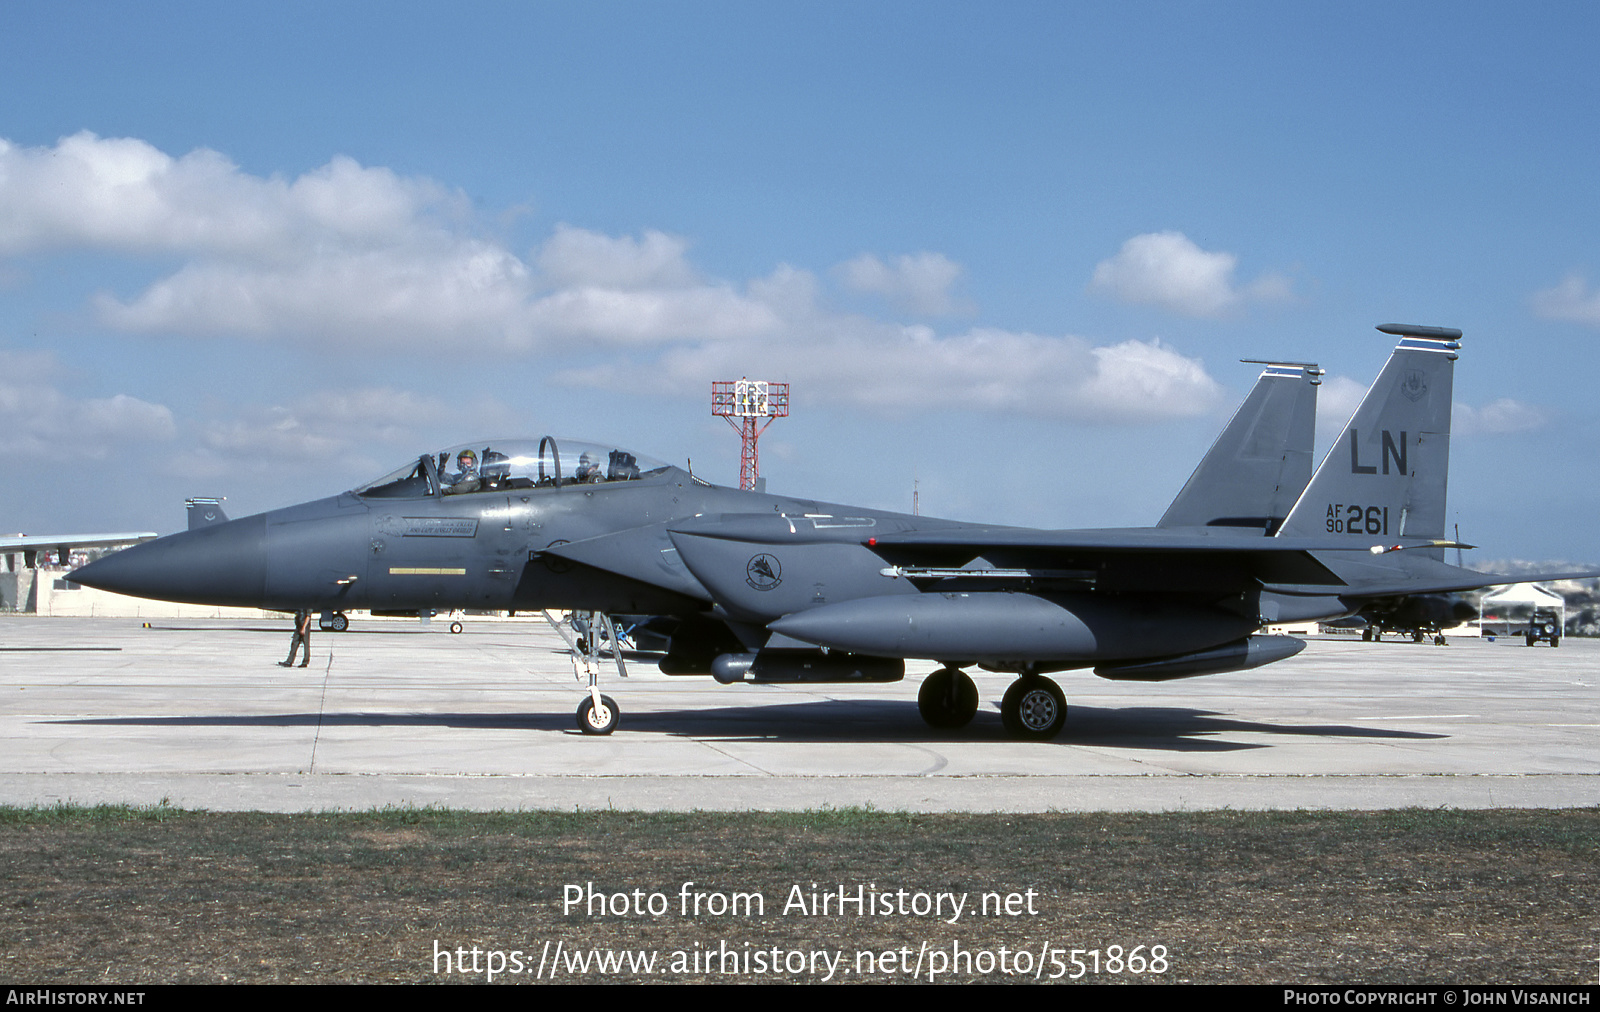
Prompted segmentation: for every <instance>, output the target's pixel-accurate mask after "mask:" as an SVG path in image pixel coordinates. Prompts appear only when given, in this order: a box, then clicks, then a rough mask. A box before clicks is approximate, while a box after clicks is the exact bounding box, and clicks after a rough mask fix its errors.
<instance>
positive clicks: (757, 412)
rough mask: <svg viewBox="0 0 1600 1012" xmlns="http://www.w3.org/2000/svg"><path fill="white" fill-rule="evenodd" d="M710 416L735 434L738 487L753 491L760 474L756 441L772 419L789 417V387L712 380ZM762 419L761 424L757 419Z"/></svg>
mask: <svg viewBox="0 0 1600 1012" xmlns="http://www.w3.org/2000/svg"><path fill="white" fill-rule="evenodd" d="M711 413H712V414H713V415H720V416H722V417H723V418H726V419H727V420H728V424H729V425H731V426H733V427H734V428H735V429H736V430H738V433H739V443H740V449H739V487H740V488H742V489H744V490H745V491H747V492H749V491H753V490H754V489H755V487H756V478H757V477H758V476H759V474H760V451H759V449H758V447H757V445H756V441H757V440H759V439H760V438H761V434H762V433H763V432H765V431H767V426H769V425H771V424H772V422H773V419H776V418H786V417H788V415H789V384H787V383H768V382H767V381H766V380H753V379H740V380H714V381H713V382H712V384H711ZM763 418H764V419H766V421H764V422H762V421H760V419H763Z"/></svg>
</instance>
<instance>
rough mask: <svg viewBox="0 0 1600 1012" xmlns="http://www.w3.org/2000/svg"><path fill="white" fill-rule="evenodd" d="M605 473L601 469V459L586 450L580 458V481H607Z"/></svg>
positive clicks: (586, 482)
mask: <svg viewBox="0 0 1600 1012" xmlns="http://www.w3.org/2000/svg"><path fill="white" fill-rule="evenodd" d="M605 477H606V476H605V473H604V472H603V471H601V470H600V461H599V460H597V459H595V458H594V457H592V456H590V455H589V454H588V453H587V452H585V453H584V454H583V455H582V456H580V457H579V458H578V481H580V482H583V483H585V484H588V483H591V482H597V481H605Z"/></svg>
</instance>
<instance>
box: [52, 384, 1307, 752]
mask: <svg viewBox="0 0 1600 1012" xmlns="http://www.w3.org/2000/svg"><path fill="white" fill-rule="evenodd" d="M1265 365H1266V368H1265V369H1264V370H1263V371H1262V373H1261V375H1260V377H1259V378H1258V380H1257V382H1256V385H1255V387H1254V388H1253V389H1252V390H1251V392H1250V394H1249V395H1248V396H1247V397H1246V399H1245V401H1244V403H1243V404H1242V405H1241V407H1240V408H1239V410H1238V412H1237V413H1236V414H1235V415H1234V417H1233V419H1232V421H1230V422H1229V424H1228V426H1227V427H1226V428H1225V429H1224V430H1223V432H1222V434H1221V436H1219V437H1218V439H1217V441H1216V443H1215V445H1213V446H1212V448H1211V450H1210V452H1208V453H1207V454H1206V456H1205V458H1204V460H1203V461H1202V462H1201V464H1200V466H1199V467H1198V468H1197V469H1196V470H1195V473H1194V475H1193V476H1192V477H1191V478H1190V479H1189V481H1188V483H1187V484H1186V485H1185V486H1184V488H1183V490H1182V492H1180V493H1179V495H1178V497H1177V499H1176V500H1174V502H1173V504H1172V506H1171V507H1170V508H1169V509H1168V510H1167V513H1166V515H1165V516H1164V517H1163V518H1162V520H1161V525H1162V526H1165V527H1188V526H1193V527H1205V526H1208V525H1210V526H1216V527H1217V528H1218V529H1219V531H1220V532H1223V533H1227V534H1234V535H1238V536H1255V537H1260V536H1261V535H1262V534H1263V533H1265V532H1267V531H1269V530H1271V529H1272V528H1274V527H1276V525H1277V524H1278V523H1281V521H1282V519H1283V517H1284V516H1285V515H1286V514H1287V507H1288V504H1290V503H1292V502H1293V500H1294V498H1295V497H1296V496H1297V495H1298V494H1299V490H1300V489H1301V488H1303V487H1304V485H1305V483H1306V481H1307V480H1309V478H1310V475H1311V463H1310V460H1311V450H1312V446H1311V440H1312V430H1313V426H1314V420H1315V414H1316V391H1317V384H1318V383H1319V382H1320V377H1321V374H1322V373H1321V370H1320V369H1317V368H1316V367H1315V366H1311V365H1305V364H1301V363H1288V364H1274V363H1265ZM187 505H188V515H189V529H188V531H186V532H184V533H181V534H175V535H172V536H169V537H166V538H162V539H161V540H160V541H158V542H156V543H154V544H151V545H147V546H144V547H143V548H141V549H136V550H129V551H125V552H122V553H119V554H117V555H115V556H111V557H108V558H106V559H103V560H101V561H100V562H97V563H95V564H93V565H91V566H86V567H84V568H82V569H80V570H78V571H77V572H76V573H75V574H74V579H75V580H77V581H79V582H81V583H84V584H86V585H88V586H94V587H100V588H103V589H106V590H112V591H117V592H120V593H126V594H132V595H135V596H140V597H149V598H155V599H158V600H169V601H182V602H189V603H200V604H212V605H241V606H248V607H259V608H269V609H282V610H286V611H300V610H308V611H309V610H319V611H322V612H323V613H324V614H332V615H334V616H335V617H336V618H337V617H341V616H343V614H344V613H345V612H346V611H348V610H350V609H355V608H364V609H371V610H377V611H389V612H403V611H412V612H416V611H421V610H426V609H440V608H468V607H470V608H482V609H506V610H516V611H531V610H536V609H545V608H556V609H567V610H574V611H599V612H602V613H604V614H608V615H635V614H646V615H655V616H656V618H655V619H653V620H652V622H651V625H652V627H653V630H654V631H656V632H658V633H660V632H664V633H665V634H666V635H667V636H669V649H668V650H667V653H666V656H665V657H664V658H663V659H662V661H661V664H660V666H661V668H662V670H663V671H665V672H667V673H669V674H702V675H703V674H707V673H715V674H716V675H717V676H718V678H719V679H720V680H722V681H725V682H732V681H743V680H745V679H747V678H748V679H754V680H768V681H785V680H789V681H835V680H859V679H866V680H883V681H892V680H898V679H900V678H902V677H904V671H905V666H904V664H903V662H902V661H901V660H900V659H899V658H885V657H877V656H858V655H855V654H852V653H849V652H841V651H835V650H830V649H826V648H819V647H816V646H812V645H809V644H803V643H794V644H790V645H789V647H790V648H788V649H785V648H784V647H783V646H781V645H780V644H782V643H783V641H782V639H781V638H779V639H778V640H777V641H773V637H772V636H771V634H770V633H768V632H767V631H766V630H764V629H762V628H761V627H760V626H759V625H751V624H749V623H746V622H742V621H739V620H737V619H735V618H733V617H732V616H731V615H730V614H729V613H728V612H727V611H726V610H725V609H724V608H723V607H722V606H721V605H720V604H719V603H718V602H717V600H716V598H715V597H714V596H713V595H712V594H711V592H710V591H709V590H708V589H707V588H706V586H705V585H704V584H702V583H701V582H700V581H699V580H698V579H696V578H695V576H694V575H693V574H691V573H690V572H689V571H688V569H686V568H685V567H684V565H683V564H682V561H681V560H680V558H679V554H678V550H677V548H676V547H675V546H674V544H673V542H672V538H671V533H670V529H671V527H672V526H673V525H675V524H677V523H679V522H680V521H684V520H687V519H690V518H692V517H696V516H702V515H707V514H721V513H751V512H755V511H759V512H760V513H761V514H762V515H765V516H769V517H783V518H785V521H784V522H785V523H788V522H790V518H792V520H793V521H794V522H798V523H799V524H801V525H803V526H805V527H806V528H808V529H813V530H836V531H840V532H846V533H849V532H857V531H863V530H866V531H887V530H898V531H911V530H923V531H927V530H943V529H951V530H959V529H961V528H962V526H963V525H960V524H955V523H952V522H950V521H940V520H932V519H929V518H925V517H916V516H909V515H906V514H898V513H885V512H882V511H875V510H860V509H853V508H849V507H841V506H833V505H829V504H824V503H817V502H814V501H811V500H803V499H793V498H786V497H782V496H774V495H766V494H761V493H751V492H743V491H740V490H737V489H730V488H720V487H717V486H713V485H711V484H709V483H707V482H704V481H701V480H699V479H697V478H694V477H693V476H692V475H690V474H688V473H687V472H685V471H682V470H679V469H677V468H675V467H671V466H669V465H667V464H664V463H662V462H660V461H656V460H651V459H649V458H646V457H642V456H640V455H637V454H634V453H630V452H628V451H626V450H621V449H617V448H614V447H601V446H596V445H594V444H589V443H580V442H577V441H573V440H567V439H559V440H558V439H555V438H552V437H545V438H544V439H542V440H538V441H531V440H527V441H517V440H509V441H508V440H485V441H480V442H474V443H471V444H467V445H465V446H459V447H453V448H451V449H448V450H445V451H443V452H440V453H437V454H433V453H430V454H424V455H422V456H420V457H418V458H416V459H414V460H412V461H409V462H407V463H406V464H405V465H403V466H402V467H400V468H399V469H397V470H395V471H394V472H393V473H391V474H388V475H385V476H383V477H381V478H378V479H377V480H375V481H371V482H368V483H366V484H365V485H362V486H360V487H358V488H356V489H353V490H351V491H350V492H347V493H344V494H342V495H339V496H334V497H332V498H330V499H322V500H318V501H315V502H310V503H305V504H302V505H300V506H293V507H289V508H287V509H280V510H274V511H272V512H269V513H264V514H259V515H256V516H251V517H245V518H242V519H239V520H229V519H228V517H227V516H226V514H224V513H223V512H222V510H221V506H220V500H217V499H191V500H189V502H188V504H187ZM772 565H781V564H779V563H777V562H776V560H774V561H773V564H772ZM772 565H769V564H768V562H767V560H766V559H765V558H763V557H760V556H759V555H758V556H756V557H752V558H750V559H748V560H746V563H745V564H743V567H742V568H744V569H747V570H748V572H747V573H745V577H744V578H747V579H749V580H750V581H751V585H752V586H765V585H775V584H776V583H778V582H781V581H782V579H783V577H782V576H781V574H780V573H779V572H777V571H775V570H774V569H773V568H772ZM764 648H767V649H764ZM758 653H759V654H760V661H759V663H755V662H754V661H752V660H750V658H753V657H754V656H755V655H756V654H758ZM967 684H970V682H969V683H967ZM974 705H976V704H975V703H974ZM925 711H926V708H925ZM930 712H931V711H930ZM618 714H619V709H618V707H617V705H616V703H615V701H614V700H612V699H610V697H608V696H604V695H601V694H600V693H599V692H598V691H597V690H595V689H591V692H590V693H589V694H588V695H587V697H586V698H585V700H584V703H583V706H582V707H581V708H580V713H579V725H580V727H582V728H583V729H584V730H585V731H587V732H591V733H606V732H608V731H609V730H611V729H612V728H614V727H615V726H616V719H617V716H618ZM930 719H933V720H934V721H935V722H936V723H941V724H948V723H949V722H950V721H949V720H948V718H947V717H946V716H944V711H943V710H938V711H937V712H931V716H930Z"/></svg>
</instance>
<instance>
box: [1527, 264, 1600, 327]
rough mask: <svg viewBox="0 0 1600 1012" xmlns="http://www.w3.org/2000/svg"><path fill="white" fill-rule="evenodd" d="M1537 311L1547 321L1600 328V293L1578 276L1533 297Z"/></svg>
mask: <svg viewBox="0 0 1600 1012" xmlns="http://www.w3.org/2000/svg"><path fill="white" fill-rule="evenodd" d="M1533 311H1534V313H1535V314H1536V315H1538V316H1540V317H1542V318H1543V319H1546V320H1570V321H1572V322H1574V323H1586V324H1588V325H1589V326H1591V327H1600V292H1595V291H1591V290H1590V288H1589V283H1588V282H1587V281H1586V280H1584V278H1583V276H1582V275H1581V274H1578V273H1576V272H1574V273H1572V274H1568V275H1567V276H1566V277H1565V278H1562V279H1561V283H1560V284H1558V285H1556V286H1554V287H1553V288H1545V289H1542V290H1541V291H1537V292H1535V293H1533Z"/></svg>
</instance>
